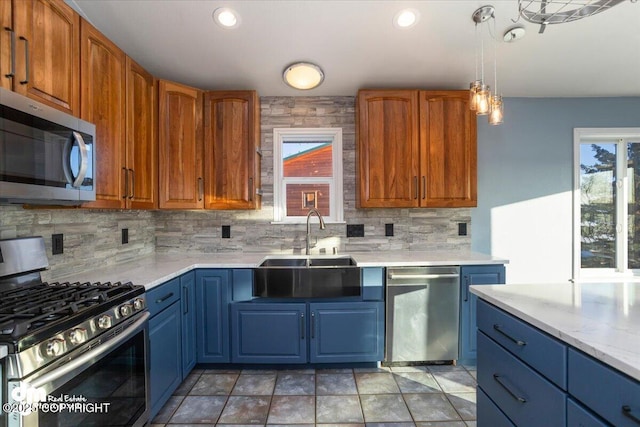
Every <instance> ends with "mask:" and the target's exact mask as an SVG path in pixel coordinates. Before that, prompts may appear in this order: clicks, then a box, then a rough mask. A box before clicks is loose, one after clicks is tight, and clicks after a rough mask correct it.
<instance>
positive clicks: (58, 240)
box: [51, 234, 64, 255]
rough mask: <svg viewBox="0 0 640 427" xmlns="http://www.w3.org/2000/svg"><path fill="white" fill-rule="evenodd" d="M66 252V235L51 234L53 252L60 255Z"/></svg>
mask: <svg viewBox="0 0 640 427" xmlns="http://www.w3.org/2000/svg"><path fill="white" fill-rule="evenodd" d="M63 252H64V236H63V235H62V234H52V235H51V253H52V254H53V255H60V254H62V253H63Z"/></svg>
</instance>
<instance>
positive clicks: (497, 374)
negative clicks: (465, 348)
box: [478, 332, 567, 427]
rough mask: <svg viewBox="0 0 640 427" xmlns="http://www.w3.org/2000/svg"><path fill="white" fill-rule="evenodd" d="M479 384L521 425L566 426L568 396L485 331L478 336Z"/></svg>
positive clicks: (508, 415)
mask: <svg viewBox="0 0 640 427" xmlns="http://www.w3.org/2000/svg"><path fill="white" fill-rule="evenodd" d="M478 385H479V386H480V387H482V389H483V390H484V391H485V392H486V393H487V395H488V396H489V397H490V398H491V400H493V401H494V402H495V403H496V405H497V406H498V407H499V408H501V409H502V411H503V412H504V413H505V414H506V415H507V417H509V419H510V420H511V421H513V423H514V424H516V425H518V426H521V427H525V426H561V425H564V424H565V419H566V418H565V417H566V409H567V406H566V401H567V399H566V395H565V393H564V392H563V391H562V390H560V389H559V388H557V387H556V386H554V385H553V384H552V383H550V382H549V381H547V380H546V379H545V378H544V377H542V376H541V375H540V374H538V373H537V372H536V371H534V370H533V369H531V368H530V367H529V366H527V365H526V364H524V363H523V362H522V361H520V360H518V359H517V358H516V357H515V356H513V355H512V354H511V353H509V352H508V351H506V350H505V349H504V348H502V347H501V346H500V345H498V344H497V343H495V342H494V341H493V340H491V338H489V337H487V336H486V335H485V334H483V333H482V332H479V333H478Z"/></svg>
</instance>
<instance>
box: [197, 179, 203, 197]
mask: <svg viewBox="0 0 640 427" xmlns="http://www.w3.org/2000/svg"><path fill="white" fill-rule="evenodd" d="M203 197H204V180H203V179H202V178H198V201H199V202H200V201H202V198H203Z"/></svg>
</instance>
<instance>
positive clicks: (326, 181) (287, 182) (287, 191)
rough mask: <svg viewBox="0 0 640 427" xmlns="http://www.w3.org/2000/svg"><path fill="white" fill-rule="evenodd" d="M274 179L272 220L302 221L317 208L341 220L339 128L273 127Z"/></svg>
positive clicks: (335, 219) (327, 217) (325, 214)
mask: <svg viewBox="0 0 640 427" xmlns="http://www.w3.org/2000/svg"><path fill="white" fill-rule="evenodd" d="M273 180H274V182H273V194H274V206H273V212H274V213H273V216H274V221H276V222H294V223H295V222H298V223H299V222H303V221H306V217H307V213H309V210H310V209H317V210H318V211H319V212H320V213H321V214H322V216H323V217H324V219H325V221H327V222H341V221H342V220H343V207H342V206H343V201H342V197H343V194H342V129H340V128H313V129H309V128H286V129H283V128H276V129H274V130H273Z"/></svg>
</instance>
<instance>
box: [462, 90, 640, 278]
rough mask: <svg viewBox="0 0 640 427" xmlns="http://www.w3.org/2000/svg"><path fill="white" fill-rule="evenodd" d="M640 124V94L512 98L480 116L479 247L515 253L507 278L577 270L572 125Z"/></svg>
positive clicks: (475, 240)
mask: <svg viewBox="0 0 640 427" xmlns="http://www.w3.org/2000/svg"><path fill="white" fill-rule="evenodd" d="M585 127H591V128H594V127H596V128H597V127H609V128H611V127H636V128H640V98H639V97H629V98H508V99H506V100H505V122H504V124H502V125H500V126H491V125H489V124H488V123H487V120H486V117H478V207H477V209H473V210H472V227H473V230H472V249H473V250H475V251H479V252H485V253H491V254H493V255H496V256H501V257H505V258H508V259H510V261H511V263H510V265H509V266H508V267H507V281H508V282H529V281H536V282H539V281H547V282H548V281H565V280H568V279H569V278H570V277H571V274H572V272H571V263H572V252H571V249H572V213H571V212H572V211H571V209H572V194H571V192H572V189H573V129H574V128H585Z"/></svg>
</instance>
